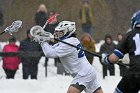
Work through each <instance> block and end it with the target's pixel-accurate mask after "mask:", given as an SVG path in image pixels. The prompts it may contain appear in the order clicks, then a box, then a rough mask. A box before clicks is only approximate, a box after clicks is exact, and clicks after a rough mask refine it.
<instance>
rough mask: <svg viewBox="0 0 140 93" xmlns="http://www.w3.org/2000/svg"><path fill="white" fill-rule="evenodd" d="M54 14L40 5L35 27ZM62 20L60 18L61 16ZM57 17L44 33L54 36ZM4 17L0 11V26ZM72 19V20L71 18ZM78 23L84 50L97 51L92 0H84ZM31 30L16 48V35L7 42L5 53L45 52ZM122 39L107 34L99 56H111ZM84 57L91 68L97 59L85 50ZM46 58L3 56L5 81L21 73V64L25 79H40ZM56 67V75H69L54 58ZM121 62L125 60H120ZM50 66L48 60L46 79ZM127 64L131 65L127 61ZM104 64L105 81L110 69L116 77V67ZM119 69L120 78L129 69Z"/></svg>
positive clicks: (35, 17)
mask: <svg viewBox="0 0 140 93" xmlns="http://www.w3.org/2000/svg"><path fill="white" fill-rule="evenodd" d="M55 13H58V14H59V12H57V11H55V10H53V11H52V10H51V9H48V8H47V7H46V5H45V4H40V5H39V6H38V8H37V9H36V13H35V14H34V24H35V25H40V26H42V27H43V26H44V24H45V23H46V20H47V19H48V18H49V17H51V16H52V15H54V14H55ZM58 17H59V16H58ZM58 17H56V18H55V19H54V21H53V22H51V23H50V24H48V25H47V26H46V27H45V29H44V30H45V31H47V32H50V33H52V34H54V30H55V27H56V26H57V25H58V23H59V19H58ZM3 20H4V19H3V14H2V12H0V26H2V25H3V23H4V21H3ZM69 20H70V19H69ZM79 20H80V22H81V24H80V26H81V31H79V32H80V33H81V36H80V37H79V38H80V40H81V44H82V46H83V48H84V49H86V50H88V51H91V52H96V48H95V43H96V41H95V40H94V38H95V37H94V32H96V31H95V30H94V11H93V8H92V7H91V5H90V1H88V0H83V1H82V7H81V8H80V10H79ZM29 31H30V28H29V29H28V30H27V31H25V33H26V35H27V37H26V38H25V39H23V40H21V41H20V45H19V46H18V45H16V43H15V42H16V41H17V39H16V38H15V37H14V36H13V37H10V38H9V39H8V41H9V43H8V44H7V45H5V46H4V47H3V48H2V47H0V48H1V51H2V52H26V53H28V52H37V53H39V52H42V50H41V47H40V45H39V44H38V43H36V42H34V41H32V40H31V36H30V33H29ZM122 38H123V34H122V33H118V34H117V36H116V38H114V39H113V38H112V35H111V34H109V33H106V34H105V35H104V41H105V42H104V43H103V45H102V46H101V48H100V51H99V52H100V53H107V54H110V53H112V52H113V50H114V49H115V47H116V44H117V43H114V42H113V41H114V40H115V39H116V41H117V42H120V41H121V40H122ZM49 43H50V44H51V45H53V44H55V43H56V41H53V42H49ZM85 55H86V57H87V59H88V61H89V62H90V64H91V65H92V64H93V63H94V57H93V55H92V54H90V53H87V52H86V51H85ZM43 56H44V55H43V54H42V55H40V56H38V57H6V56H4V57H2V61H3V69H4V71H5V74H6V78H7V79H9V78H14V76H15V74H16V71H17V70H18V66H19V64H22V72H23V79H28V78H29V77H30V78H31V79H37V74H38V64H39V60H40V58H41V57H43ZM54 60H55V64H54V65H55V66H56V67H57V74H61V75H69V73H67V72H66V71H64V68H63V65H62V64H61V62H60V60H59V58H55V59H54ZM120 61H121V62H122V63H124V62H123V60H120ZM47 63H48V58H45V62H44V67H45V70H46V71H45V76H46V77H47ZM125 63H128V62H125ZM101 64H102V68H103V69H102V70H103V78H105V76H107V71H108V70H109V73H110V75H115V67H114V64H103V63H102V62H101ZM119 68H120V76H123V75H124V73H125V72H126V71H127V68H124V67H122V66H120V67H119Z"/></svg>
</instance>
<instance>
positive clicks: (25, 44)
mask: <svg viewBox="0 0 140 93" xmlns="http://www.w3.org/2000/svg"><path fill="white" fill-rule="evenodd" d="M19 51H21V52H25V54H26V53H27V52H42V49H41V46H40V45H39V44H38V43H37V42H33V41H31V40H30V39H29V38H27V39H25V40H23V41H21V42H20V47H19ZM32 55H35V54H32ZM25 56H26V55H25ZM41 56H42V55H40V56H39V57H22V58H21V62H22V63H23V64H27V65H28V64H38V62H39V60H40V58H41Z"/></svg>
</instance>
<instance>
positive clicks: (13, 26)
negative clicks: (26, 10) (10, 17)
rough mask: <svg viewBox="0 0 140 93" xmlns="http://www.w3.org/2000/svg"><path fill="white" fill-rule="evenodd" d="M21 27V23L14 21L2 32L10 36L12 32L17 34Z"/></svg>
mask: <svg viewBox="0 0 140 93" xmlns="http://www.w3.org/2000/svg"><path fill="white" fill-rule="evenodd" d="M21 25H22V21H21V20H16V21H14V22H13V23H12V24H11V25H10V26H8V27H6V28H5V30H4V31H5V32H9V33H10V34H12V32H17V31H18V30H19V28H20V27H21Z"/></svg>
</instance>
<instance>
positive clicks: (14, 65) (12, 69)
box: [2, 36, 20, 79]
mask: <svg viewBox="0 0 140 93" xmlns="http://www.w3.org/2000/svg"><path fill="white" fill-rule="evenodd" d="M15 42H16V39H15V38H14V37H13V36H12V37H10V38H9V44H7V45H5V46H4V47H3V50H2V52H18V50H19V47H18V46H17V45H16V44H15ZM2 60H3V69H4V71H5V73H6V78H7V79H11V78H12V79H13V78H14V76H15V73H16V71H17V69H18V66H19V63H20V60H19V57H16V56H15V57H6V56H4V57H2Z"/></svg>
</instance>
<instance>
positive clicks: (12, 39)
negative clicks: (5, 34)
mask: <svg viewBox="0 0 140 93" xmlns="http://www.w3.org/2000/svg"><path fill="white" fill-rule="evenodd" d="M8 41H9V42H16V38H15V37H14V36H11V37H10V38H9V39H8Z"/></svg>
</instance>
